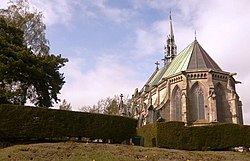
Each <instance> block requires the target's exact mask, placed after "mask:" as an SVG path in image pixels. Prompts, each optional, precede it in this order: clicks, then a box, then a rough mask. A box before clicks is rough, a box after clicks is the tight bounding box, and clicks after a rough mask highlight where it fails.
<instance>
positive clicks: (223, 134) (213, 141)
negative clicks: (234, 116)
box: [137, 122, 250, 150]
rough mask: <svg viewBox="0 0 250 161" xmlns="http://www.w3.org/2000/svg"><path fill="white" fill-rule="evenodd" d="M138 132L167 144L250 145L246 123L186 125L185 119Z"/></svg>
mask: <svg viewBox="0 0 250 161" xmlns="http://www.w3.org/2000/svg"><path fill="white" fill-rule="evenodd" d="M149 131H154V132H152V133H150V132H149ZM137 134H138V135H139V136H142V137H144V141H145V143H146V142H147V143H149V142H152V140H156V146H157V147H164V148H174V149H185V150H224V149H229V148H232V147H236V146H244V147H250V126H246V125H237V124H214V125H207V126H185V125H184V123H183V122H163V123H157V124H154V125H149V126H143V127H142V128H139V129H137ZM145 146H153V144H145Z"/></svg>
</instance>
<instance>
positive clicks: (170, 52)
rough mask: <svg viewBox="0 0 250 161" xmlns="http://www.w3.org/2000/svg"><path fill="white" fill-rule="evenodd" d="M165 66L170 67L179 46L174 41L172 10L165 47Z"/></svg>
mask: <svg viewBox="0 0 250 161" xmlns="http://www.w3.org/2000/svg"><path fill="white" fill-rule="evenodd" d="M164 50H165V51H164V58H163V60H164V66H168V65H169V64H170V63H171V62H172V60H173V59H174V58H175V56H176V55H177V46H176V44H175V40H174V30H173V24H172V14H171V9H170V15H169V34H168V36H167V41H166V44H165V46H164Z"/></svg>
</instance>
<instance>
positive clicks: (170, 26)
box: [169, 8, 174, 37]
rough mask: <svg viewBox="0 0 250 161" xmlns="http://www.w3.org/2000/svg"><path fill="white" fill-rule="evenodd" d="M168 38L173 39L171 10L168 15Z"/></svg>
mask: <svg viewBox="0 0 250 161" xmlns="http://www.w3.org/2000/svg"><path fill="white" fill-rule="evenodd" d="M169 37H174V31H173V25H172V16H171V8H170V13H169Z"/></svg>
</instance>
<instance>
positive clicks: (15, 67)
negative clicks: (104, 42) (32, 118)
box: [0, 16, 68, 107]
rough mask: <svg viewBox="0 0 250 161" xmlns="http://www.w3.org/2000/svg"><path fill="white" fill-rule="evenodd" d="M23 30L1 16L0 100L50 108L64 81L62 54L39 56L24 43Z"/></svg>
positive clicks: (56, 99)
mask: <svg viewBox="0 0 250 161" xmlns="http://www.w3.org/2000/svg"><path fill="white" fill-rule="evenodd" d="M23 42H24V38H23V31H22V30H20V29H18V28H16V27H13V26H11V25H8V23H7V22H6V20H5V19H4V18H3V17H1V16H0V101H1V102H0V103H12V104H22V105H23V104H25V103H26V100H27V99H29V100H30V101H31V102H32V103H34V104H35V105H37V106H42V107H51V106H52V105H53V101H55V102H58V101H59V99H58V98H57V94H58V93H59V92H60V90H61V88H62V86H63V84H64V83H65V81H64V77H63V74H61V73H60V72H59V69H60V68H61V67H63V66H64V65H65V63H66V62H67V61H68V60H67V59H65V58H62V57H61V55H59V56H55V55H39V56H38V55H36V54H34V53H33V52H32V51H31V50H30V49H28V48H27V47H26V46H25V45H24V43H23Z"/></svg>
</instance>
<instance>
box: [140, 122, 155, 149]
mask: <svg viewBox="0 0 250 161" xmlns="http://www.w3.org/2000/svg"><path fill="white" fill-rule="evenodd" d="M137 135H138V136H142V137H143V138H145V139H144V146H147V147H153V146H156V142H157V141H156V135H157V128H156V124H147V125H145V126H143V127H142V128H137Z"/></svg>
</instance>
